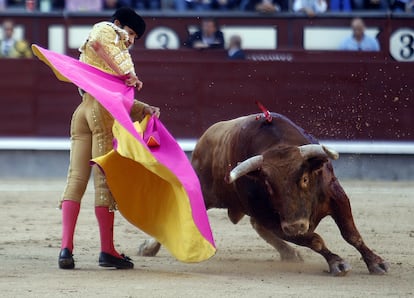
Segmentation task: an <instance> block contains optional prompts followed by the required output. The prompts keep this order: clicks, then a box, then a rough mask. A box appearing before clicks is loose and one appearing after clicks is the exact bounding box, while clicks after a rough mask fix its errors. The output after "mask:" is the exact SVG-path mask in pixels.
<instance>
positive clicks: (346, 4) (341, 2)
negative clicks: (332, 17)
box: [329, 0, 352, 12]
mask: <svg viewBox="0 0 414 298" xmlns="http://www.w3.org/2000/svg"><path fill="white" fill-rule="evenodd" d="M329 10H330V11H346V12H350V11H352V3H351V0H330V2H329Z"/></svg>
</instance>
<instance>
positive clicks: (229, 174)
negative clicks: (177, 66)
mask: <svg viewBox="0 0 414 298" xmlns="http://www.w3.org/2000/svg"><path fill="white" fill-rule="evenodd" d="M269 117H270V119H269ZM337 158H338V153H337V152H335V151H334V150H332V149H329V148H327V147H325V146H323V145H320V144H318V142H317V140H316V139H314V138H313V137H312V136H311V135H309V134H307V133H306V132H305V131H304V130H303V129H302V128H300V127H298V126H297V125H295V124H294V123H293V122H292V121H290V120H289V119H287V118H286V117H284V116H282V115H279V114H276V113H269V114H268V115H267V117H263V114H257V115H249V116H244V117H240V118H236V119H233V120H229V121H222V122H218V123H216V124H214V125H212V126H211V127H210V128H208V129H207V131H206V132H205V133H204V134H203V135H202V136H201V138H200V139H199V141H198V142H197V145H196V147H195V149H194V151H193V154H192V160H191V162H192V165H193V167H194V169H195V171H196V173H197V175H198V177H199V179H200V183H201V188H202V192H203V196H204V201H205V205H206V208H207V209H210V208H224V209H227V213H228V217H229V219H230V220H231V222H232V223H234V224H237V223H238V222H239V221H240V220H241V219H242V218H243V217H244V216H245V215H247V216H250V222H251V225H252V227H253V228H254V229H255V230H256V232H257V233H258V234H259V235H260V236H261V237H262V238H263V239H264V240H265V241H266V242H268V243H269V244H270V245H272V246H273V247H274V248H275V249H277V250H278V252H279V254H280V257H281V259H282V260H289V261H302V257H301V256H300V254H299V253H298V252H297V251H296V250H295V249H294V248H293V247H291V246H290V245H289V244H288V243H287V242H291V243H294V244H297V245H300V246H305V247H308V248H310V249H312V250H313V251H315V252H317V253H319V254H320V255H322V256H323V257H324V258H325V259H326V261H327V263H328V266H329V272H330V273H331V274H332V275H334V276H343V275H345V274H347V272H349V271H350V270H351V266H350V264H349V263H348V262H347V261H345V260H344V259H343V258H341V257H340V256H339V255H337V254H335V253H333V252H331V251H330V250H329V249H328V248H327V246H326V245H325V243H324V241H323V239H322V237H321V236H320V235H318V234H317V233H315V229H316V227H317V226H318V224H319V223H320V221H321V220H322V219H323V218H324V217H326V216H328V215H330V216H331V217H332V218H333V219H334V221H335V223H336V224H337V226H338V228H339V230H340V232H341V234H342V237H343V238H344V239H345V240H346V241H347V242H348V243H349V244H351V245H352V246H354V247H355V248H356V249H357V250H358V251H359V252H360V254H361V255H362V258H363V260H364V261H365V263H366V265H367V267H368V270H369V272H370V273H373V274H384V273H386V272H387V271H388V269H389V265H388V263H387V262H385V261H384V260H383V259H382V258H381V257H380V256H378V255H376V254H375V253H374V252H373V251H372V250H371V249H370V248H368V247H367V245H366V244H365V243H364V241H363V239H362V237H361V235H360V233H359V232H358V230H357V228H356V226H355V223H354V220H353V216H352V211H351V206H350V202H349V199H348V197H347V195H346V193H345V191H344V190H343V188H342V187H341V185H340V183H339V181H338V179H337V178H336V177H335V174H334V171H333V167H332V163H331V161H330V160H331V159H337ZM159 247H160V244H159V243H157V242H155V241H154V240H153V241H146V242H145V243H144V244H143V245H141V247H140V254H141V255H154V254H156V252H157V251H158V249H159Z"/></svg>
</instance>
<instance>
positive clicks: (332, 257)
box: [280, 232, 351, 276]
mask: <svg viewBox="0 0 414 298" xmlns="http://www.w3.org/2000/svg"><path fill="white" fill-rule="evenodd" d="M280 236H281V237H283V239H284V240H286V241H289V242H292V243H295V244H297V245H301V246H305V247H309V248H310V249H312V250H313V251H315V252H317V253H319V254H320V255H322V256H323V257H324V258H325V260H326V261H327V262H328V265H329V272H330V273H331V274H332V275H333V276H344V275H346V274H347V273H348V272H349V271H350V270H351V265H349V263H348V262H347V261H345V260H344V259H342V258H341V257H340V256H338V255H337V254H334V253H332V252H331V251H330V250H329V249H328V248H327V247H326V245H325V242H324V241H323V239H322V237H321V236H319V235H318V234H317V233H313V232H309V233H307V234H305V235H299V236H287V235H285V234H280Z"/></svg>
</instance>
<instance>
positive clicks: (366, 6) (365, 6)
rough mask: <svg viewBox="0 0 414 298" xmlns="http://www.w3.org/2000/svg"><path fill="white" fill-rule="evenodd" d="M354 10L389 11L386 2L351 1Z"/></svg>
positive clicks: (370, 0)
mask: <svg viewBox="0 0 414 298" xmlns="http://www.w3.org/2000/svg"><path fill="white" fill-rule="evenodd" d="M353 9H354V10H380V11H385V10H388V9H389V4H388V0H353Z"/></svg>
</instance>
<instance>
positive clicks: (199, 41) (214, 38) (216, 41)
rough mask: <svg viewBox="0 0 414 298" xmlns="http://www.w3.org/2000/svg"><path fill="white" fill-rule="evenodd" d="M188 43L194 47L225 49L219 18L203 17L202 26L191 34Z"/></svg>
mask: <svg viewBox="0 0 414 298" xmlns="http://www.w3.org/2000/svg"><path fill="white" fill-rule="evenodd" d="M186 45H187V47H189V48H193V49H206V48H210V49H224V36H223V32H221V31H220V28H219V25H218V23H217V20H216V19H213V18H205V19H202V20H201V28H200V29H199V30H198V31H196V32H194V33H193V34H191V35H190V36H189V38H188V40H187V42H186Z"/></svg>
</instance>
